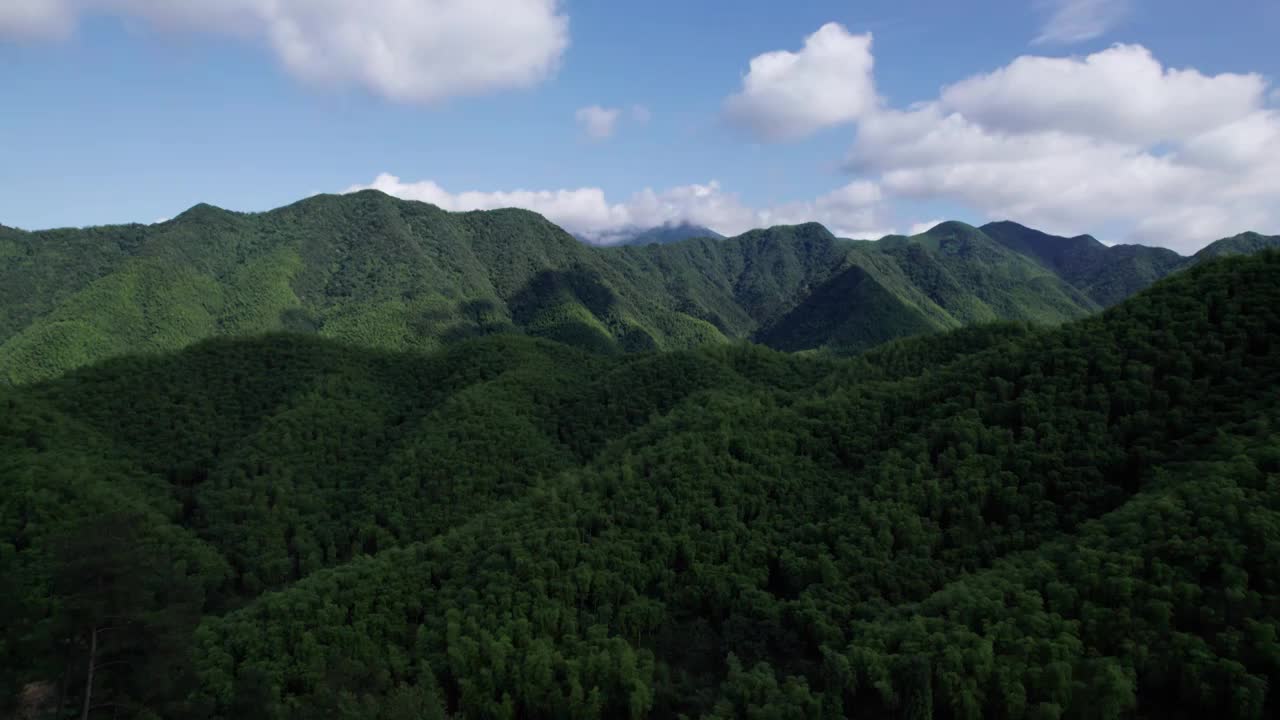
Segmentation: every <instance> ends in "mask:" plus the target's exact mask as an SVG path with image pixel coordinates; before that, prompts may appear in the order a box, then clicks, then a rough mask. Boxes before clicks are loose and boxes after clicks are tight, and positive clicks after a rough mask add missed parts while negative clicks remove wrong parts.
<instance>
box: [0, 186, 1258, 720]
mask: <svg viewBox="0 0 1280 720" xmlns="http://www.w3.org/2000/svg"><path fill="white" fill-rule="evenodd" d="M326 202H327V201H326ZM357 202H360V203H365V202H368V203H372V205H371V206H370V207H374V208H376V207H382V205H381V204H382V203H383V202H384V201H383V200H382V199H380V198H372V197H367V196H366V197H364V198H357ZM421 211H422V212H426V211H425V210H421ZM198 212H202V213H207V214H208V218H206V220H207V221H208V222H209V223H211V224H214V225H217V224H219V223H224V222H225V223H232V224H235V223H240V222H244V221H245V219H244V218H238V217H235V216H232V217H226V216H223V215H221V214H219V213H217V212H216V211H213V210H209V209H205V210H199V211H198ZM394 216H395V215H394V214H393V216H392V217H394ZM505 217H515V216H512V215H502V214H499V215H497V216H492V215H481V216H474V218H472V221H475V222H479V221H480V220H481V219H484V220H494V219H501V218H505ZM519 217H524V216H523V215H520V216H519ZM384 220H385V221H386V222H388V223H389V222H392V220H391V219H390V218H384ZM458 222H463V220H462V219H458ZM463 227H466V226H465V225H464V226H463ZM112 232H116V231H112ZM786 232H787V233H789V234H788V235H787V236H786V241H785V242H783V241H780V240H779V241H775V240H772V239H771V238H772V236H771V235H769V234H768V233H758V234H755V235H749V236H747V237H746V238H745V239H738V240H736V241H712V240H707V241H695V242H690V243H679V244H675V245H666V246H655V248H656V249H657V250H658V252H646V251H645V250H644V249H642V248H617V249H615V250H612V251H610V252H608V253H592V252H588V253H587V254H585V255H583V256H582V257H602V258H610V260H609V263H612V262H614V258H612V255H618V256H620V258H621V261H622V262H621V264H620V265H614V264H605V265H604V266H605V267H623V268H636V269H637V270H636V271H639V270H645V269H646V268H648V267H649V266H654V267H657V268H659V269H664V268H669V269H670V270H671V272H670V274H669V276H668V277H667V282H668V283H669V284H670V285H671V286H673V287H683V288H684V289H685V291H686V295H685V297H688V298H690V299H691V300H690V302H695V301H696V302H700V303H702V304H703V306H704V307H711V306H713V305H715V304H716V303H718V302H720V301H721V300H722V299H723V298H724V297H729V295H725V296H721V295H716V294H714V293H712V290H716V292H720V288H721V285H720V282H721V281H720V279H719V276H713V277H712V278H711V280H709V281H708V282H706V283H701V282H696V283H695V282H694V279H695V276H696V275H697V274H698V273H700V272H703V271H705V272H708V273H710V272H712V271H715V272H719V273H722V274H723V277H725V278H728V277H732V278H736V279H739V280H740V281H743V285H742V286H741V287H736V286H730V287H732V288H733V290H734V294H732V297H733V298H734V303H735V304H734V306H735V307H740V308H741V312H742V315H741V316H734V317H735V318H736V319H737V320H740V321H742V322H743V323H744V325H745V324H746V323H747V322H748V320H750V321H752V322H759V323H761V324H762V325H764V324H769V323H772V324H773V325H775V326H776V325H777V324H778V323H777V319H778V317H780V316H781V317H785V315H786V313H785V312H784V313H782V314H781V315H779V314H778V313H771V312H769V311H768V308H769V307H770V306H771V305H770V303H772V302H773V299H776V298H782V299H788V298H792V297H794V298H797V300H796V302H797V303H798V302H803V300H804V298H807V297H808V296H809V295H810V294H812V293H813V292H814V289H815V288H819V289H821V288H823V287H824V286H826V285H829V284H830V283H831V282H832V281H831V278H832V273H831V272H830V271H822V270H819V269H818V268H821V267H822V266H824V265H826V264H827V262H828V261H830V262H834V263H836V267H840V268H843V270H841V271H839V272H838V273H837V275H843V276H844V279H842V280H840V281H839V283H844V284H838V287H837V288H835V289H839V288H843V287H846V286H847V287H849V288H852V289H854V290H857V289H858V288H859V287H862V288H867V287H876V286H878V287H880V288H883V289H884V290H885V292H889V293H891V294H894V296H895V297H897V293H898V292H905V291H902V290H900V289H899V288H896V287H894V286H893V285H892V282H903V283H906V282H910V284H911V286H912V287H914V288H916V289H917V291H918V292H919V293H920V294H921V295H922V296H923V297H926V298H928V299H930V301H931V302H933V303H934V306H936V307H937V308H942V307H943V305H942V304H941V303H940V302H939V300H942V301H948V300H950V299H953V298H954V297H955V295H954V293H955V292H956V289H955V287H954V285H955V284H959V283H964V282H976V280H975V276H973V275H972V274H971V273H973V272H977V270H976V269H975V268H978V267H980V266H985V265H990V264H991V263H992V262H995V263H996V265H998V266H1002V267H1001V269H1000V270H999V274H998V275H997V276H998V277H1000V278H1009V279H1010V280H1011V281H1016V282H1015V283H1014V284H1012V285H1008V286H1000V287H995V288H985V289H983V292H982V293H981V294H979V293H977V292H974V293H972V294H971V296H965V297H966V298H968V299H966V301H965V302H966V303H967V304H964V305H961V306H960V307H963V308H965V310H964V312H967V313H970V314H973V315H975V316H976V315H977V314H979V313H985V312H986V309H985V308H989V309H990V310H991V312H993V313H997V314H998V312H999V311H1000V309H1001V308H1003V307H1005V306H1006V303H1010V302H1016V301H1017V300H1018V299H1019V298H1020V297H1021V295H1020V293H1021V292H1023V290H1022V288H1025V287H1037V286H1039V287H1045V288H1049V289H1050V290H1051V291H1052V292H1054V293H1057V294H1055V295H1050V297H1059V296H1060V297H1062V298H1066V299H1068V300H1070V299H1071V298H1072V296H1071V295H1070V293H1069V292H1068V291H1067V290H1064V289H1062V288H1061V287H1060V286H1058V285H1056V284H1053V283H1049V282H1048V281H1046V280H1044V279H1043V278H1044V276H1043V275H1041V274H1038V271H1039V269H1042V268H1041V267H1040V266H1037V269H1036V270H1035V271H1033V269H1032V268H1030V267H1027V266H1026V265H1025V264H1023V262H1021V261H1018V260H1016V259H1013V258H1011V257H1009V256H1007V255H1004V254H1001V253H1000V250H999V249H997V248H1000V249H1003V250H1007V248H1002V246H1000V245H999V244H998V243H995V242H994V241H990V239H989V238H987V239H985V240H984V237H983V236H980V235H977V234H974V233H976V231H974V230H973V229H971V228H967V227H964V226H951V227H947V228H943V230H942V231H941V232H937V233H932V234H930V235H929V236H928V237H926V238H923V239H919V240H915V241H907V240H904V239H893V240H891V241H890V242H889V243H888V246H887V249H886V250H884V252H883V253H882V254H879V255H878V254H875V253H870V252H869V246H852V249H850V250H849V251H848V252H846V251H845V247H846V246H845V245H844V244H842V243H839V242H834V241H832V240H831V239H830V238H829V237H827V236H826V235H824V231H820V228H817V227H812V226H800V227H799V228H793V229H790V230H787V231H786ZM459 233H460V235H459V237H468V238H470V239H471V240H472V242H473V243H475V244H474V245H472V246H469V247H484V246H483V244H482V242H481V241H480V240H478V239H476V238H478V237H479V234H478V233H474V232H473V233H471V234H467V233H464V232H463V231H462V230H459ZM548 233H549V234H550V231H548ZM116 237H117V240H118V242H119V243H121V244H122V245H123V244H125V242H126V240H127V239H126V238H120V237H118V236H116ZM207 237H208V236H206V238H207ZM304 237H307V238H311V237H312V236H310V235H305V236H304ZM397 237H403V236H397ZM555 237H557V238H558V237H560V236H559V235H555ZM312 241H314V242H316V243H321V242H322V241H321V240H308V242H312ZM544 241H545V245H546V246H553V245H554V243H555V241H554V240H552V239H548V238H544ZM570 242H572V240H570ZM300 243H301V241H300ZM735 243H736V244H735ZM756 245H759V246H760V247H757V246H756ZM302 246H305V244H304V245H302ZM722 246H723V247H726V248H737V249H735V250H733V251H732V252H726V253H722V252H721V251H720V248H721V247H722ZM147 247H151V248H152V249H151V250H149V251H148V253H147V254H146V257H147V258H153V257H158V255H159V253H160V249H159V247H156V246H147ZM168 247H183V248H187V252H189V253H190V254H191V256H190V258H189V262H190V264H191V265H192V266H194V267H206V268H209V270H208V272H209V273H210V275H211V276H215V277H216V275H215V272H216V270H215V269H214V268H216V267H221V266H219V265H217V263H215V262H213V261H212V260H207V259H205V258H203V257H202V256H201V255H200V254H199V253H200V250H201V248H205V249H208V245H206V244H201V243H200V242H195V241H193V242H191V243H189V244H187V245H180V246H168ZM237 247H240V246H237ZM415 247H416V246H409V245H406V246H405V250H404V251H405V252H406V253H409V252H418V251H417V250H416V249H414V248H415ZM556 247H558V246H556ZM322 249H323V248H322ZM239 251H243V252H244V253H246V255H252V253H253V252H254V250H253V246H252V243H249V244H248V245H246V246H244V247H243V248H241V249H240V250H237V252H239ZM175 252H176V250H175ZM566 252H567V251H566ZM859 252H862V253H864V254H865V256H866V257H869V258H873V259H874V261H875V262H876V263H879V264H878V265H876V266H875V268H874V270H873V269H868V268H867V267H864V265H862V264H860V263H861V262H865V263H867V264H868V265H870V264H871V262H872V260H865V259H864V260H858V259H856V257H858V256H857V253H859ZM701 256H705V257H702V259H701V260H699V264H694V263H692V262H691V260H692V258H693V257H701ZM575 257H576V256H575ZM748 258H750V259H751V261H752V262H762V261H767V267H768V268H769V269H770V272H758V273H753V272H748V271H747V270H746V269H745V268H744V267H742V266H740V265H739V263H745V262H747V259H748ZM822 258H827V259H826V260H821V259H822ZM851 258H855V259H851ZM951 258H955V263H954V264H953V263H952V262H951V260H950V259H951ZM809 259H812V263H811V264H807V263H805V262H804V261H805V260H809ZM686 260H690V262H689V263H686V262H685V261H686ZM1023 260H1026V258H1025V257H1023ZM970 261H972V262H970ZM997 261H998V262H997ZM102 262H103V263H107V262H109V261H108V260H105V259H104V260H102ZM205 262H208V263H209V264H208V265H202V264H201V263H205ZM512 264H515V263H512ZM695 268H697V269H695ZM917 268H923V269H917ZM358 269H359V270H361V271H364V272H382V273H384V274H388V275H390V276H392V277H396V276H395V274H394V273H392V272H391V271H389V270H387V269H385V268H378V267H376V266H372V265H366V266H362V267H360V268H358ZM676 270H679V272H676ZM944 271H945V272H944ZM312 272H316V273H318V272H319V271H318V270H315V269H314V268H312V267H311V266H309V265H306V264H303V265H302V267H301V268H300V269H298V270H297V274H296V278H301V280H300V281H299V283H300V284H299V285H298V286H297V287H299V288H301V289H302V290H301V291H300V294H299V297H303V296H306V297H310V296H308V295H306V293H307V292H308V289H314V288H317V287H326V285H324V284H322V283H319V282H318V281H316V280H315V279H314V278H313V277H312V275H309V274H308V273H312ZM349 273H356V274H355V275H354V277H359V275H358V272H357V270H356V269H351V268H348V269H345V270H343V269H339V271H335V274H334V276H336V277H353V275H350V274H349ZM334 276H322V277H323V278H327V279H331V278H332V277H334ZM485 277H487V276H485ZM748 278H749V279H750V280H749V281H746V280H744V279H748ZM868 278H870V279H871V280H868ZM876 278H882V279H876ZM872 280H874V282H875V283H876V285H870V284H868V283H870V282H872ZM519 284H520V283H519V281H518V280H513V285H516V286H518V285H519ZM682 284H683V285H682ZM342 287H348V286H342ZM350 287H352V293H353V294H355V293H358V292H359V290H358V289H357V288H356V287H355V286H350ZM315 292H319V291H315ZM725 292H727V291H725ZM821 292H826V290H825V289H822V290H821ZM832 292H833V294H838V293H835V292H834V289H833V290H832ZM700 293H707V294H706V295H702V294H700ZM910 299H912V301H913V302H916V303H917V307H916V308H915V310H916V311H918V312H919V313H920V314H919V316H920V317H930V316H929V315H928V313H929V312H934V313H936V312H937V310H934V309H933V308H932V307H930V308H929V309H928V310H926V309H924V308H925V307H928V306H926V305H925V304H924V302H923V300H922V299H919V298H918V297H916V296H912V297H911V298H910ZM979 301H980V302H981V304H978V302H979ZM1055 302H1062V300H1055ZM903 304H904V305H905V304H906V303H905V301H903ZM1045 307H1049V308H1052V307H1054V305H1053V304H1046V305H1045ZM903 312H906V311H905V310H904V311H903ZM947 312H948V314H950V313H951V312H952V310H947ZM753 313H754V314H753ZM956 319H957V321H959V318H956ZM834 325H835V326H837V327H838V326H839V323H835V324H834ZM1278 386H1280V253H1277V252H1264V253H1261V254H1258V255H1254V256H1251V257H1229V258H1221V259H1215V260H1213V261H1210V262H1206V263H1204V264H1201V265H1198V266H1196V267H1193V268H1191V269H1189V270H1187V271H1186V272H1183V273H1179V274H1177V275H1175V276H1174V277H1171V278H1168V279H1166V280H1163V281H1161V282H1159V283H1157V285H1156V286H1155V287H1152V288H1150V289H1148V290H1146V291H1144V292H1142V293H1140V294H1139V295H1138V296H1136V297H1134V298H1132V299H1130V300H1128V301H1126V302H1124V303H1122V304H1120V305H1118V306H1116V307H1113V308H1111V309H1109V310H1106V311H1104V312H1101V313H1099V314H1096V315H1094V316H1092V317H1089V318H1087V319H1084V320H1078V321H1072V322H1068V323H1065V324H1062V325H1060V326H1057V327H1040V326H1030V325H1028V324H1026V323H998V324H993V325H992V324H984V325H977V326H973V327H968V328H963V329H960V330H957V331H954V332H950V333H945V334H939V335H930V336H926V337H921V338H912V339H900V340H896V341H893V342H889V343H887V344H884V345H882V346H881V347H878V348H876V349H874V350H872V351H870V352H867V353H864V354H861V355H858V356H856V357H852V358H843V359H842V358H836V357H833V356H829V355H824V354H817V355H795V354H783V353H780V352H776V351H773V350H770V349H768V348H763V347H758V346H752V345H746V344H728V345H719V346H711V347H704V348H701V349H698V350H693V351H679V352H667V353H644V352H642V353H634V354H627V355H608V354H601V353H591V352H585V351H582V350H580V349H577V348H573V347H569V346H566V345H564V344H558V343H551V342H546V341H544V340H539V339H535V338H527V337H516V336H499V337H486V338H473V339H468V340H463V341H461V342H458V343H456V344H452V345H449V346H447V347H445V348H443V349H441V350H437V351H434V352H431V353H429V354H421V353H418V352H414V351H395V352H392V351H384V350H377V349H370V348H368V347H361V346H356V345H352V344H347V343H337V342H334V341H332V340H328V339H324V338H319V337H310V336H305V335H288V334H272V335H266V336H261V337H256V338H249V339H227V338H221V339H212V340H205V341H203V342H199V343H197V344H195V345H194V346H192V347H189V348H186V349H184V350H181V351H179V352H176V353H169V354H164V355H144V356H130V357H124V358H117V359H112V360H109V361H106V362H103V363H98V364H95V365H93V366H91V367H87V368H83V369H80V370H77V371H74V372H71V373H68V374H66V375H63V376H61V377H58V378H56V379H52V380H47V381H42V382H36V383H30V384H26V385H22V386H18V387H10V388H7V389H0V409H3V412H0V477H3V478H4V482H3V483H2V484H0V577H3V578H4V579H5V586H6V591H5V592H4V593H0V616H2V617H4V618H5V620H6V621H5V623H3V625H2V626H0V627H2V630H0V632H2V633H3V635H2V636H0V703H2V704H0V713H3V714H6V715H7V714H9V713H11V712H16V711H22V712H30V713H32V715H31V716H33V717H34V716H40V717H61V716H62V714H59V710H58V708H65V709H66V710H67V711H68V712H72V711H73V710H72V709H73V708H74V709H75V710H78V709H79V708H82V707H97V706H102V707H104V708H111V709H112V710H111V711H112V712H113V713H114V714H117V715H119V716H121V717H184V718H187V717H189V718H224V717H225V718H236V719H237V720H242V719H243V720H251V719H253V718H303V717H350V718H387V719H393V718H394V719H397V720H398V719H399V718H433V717H434V718H444V717H468V718H490V717H507V718H551V717H555V718H563V717H570V718H597V717H599V718H617V717H632V718H640V717H656V718H677V717H689V718H697V717H703V718H774V717H777V718H792V717H794V718H842V717H858V718H928V717H940V718H988V717H993V718H1121V717H1149V718H1199V717H1206V716H1214V717H1227V718H1265V717H1274V716H1275V715H1276V714H1277V712H1280V706H1278V705H1277V687H1278V683H1280V639H1278V633H1280V615H1278V613H1277V608H1280V395H1277V393H1276V392H1275V388H1276V387H1278ZM90 667H92V668H94V672H95V675H96V676H95V678H94V679H93V680H92V681H90V680H89V678H87V677H86V675H87V672H88V668H90ZM87 687H92V688H93V691H92V694H91V696H88V697H86V695H87V693H86V688H87ZM102 712H105V710H104V711H102ZM64 714H65V713H64ZM94 716H95V717H96V716H97V713H95V715H94Z"/></svg>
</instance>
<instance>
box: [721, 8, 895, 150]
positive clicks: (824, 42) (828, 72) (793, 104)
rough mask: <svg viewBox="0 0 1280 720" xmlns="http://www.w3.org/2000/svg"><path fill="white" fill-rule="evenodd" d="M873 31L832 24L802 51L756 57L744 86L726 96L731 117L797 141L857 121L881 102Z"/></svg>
mask: <svg viewBox="0 0 1280 720" xmlns="http://www.w3.org/2000/svg"><path fill="white" fill-rule="evenodd" d="M872 65H873V59H872V55H871V34H870V33H867V34H865V35H854V34H851V33H850V32H849V31H848V30H846V29H845V28H844V27H843V26H841V25H839V24H837V23H827V24H826V25H823V26H822V27H821V28H819V29H818V31H817V32H815V33H814V34H812V35H810V36H809V37H807V38H805V41H804V47H803V48H802V49H801V50H800V51H799V52H790V51H787V50H776V51H774V52H767V53H764V54H763V55H757V56H756V57H754V58H752V59H751V65H750V70H749V71H748V72H747V74H746V76H745V77H744V78H743V79H742V90H741V91H740V92H739V93H738V94H736V95H733V96H732V97H730V98H728V100H726V101H725V112H726V114H727V115H728V117H729V118H730V120H732V121H734V122H736V123H738V124H740V125H742V126H743V127H745V128H747V129H748V130H750V131H751V132H752V133H753V134H755V135H756V136H757V137H759V138H761V139H763V140H770V141H778V140H794V139H797V138H801V137H804V136H806V135H810V134H812V133H814V132H817V131H818V130H821V129H823V128H828V127H832V126H835V125H841V124H845V123H849V122H852V121H854V120H856V119H858V118H859V117H862V116H863V115H865V114H867V113H869V112H871V111H873V110H874V109H875V108H876V106H877V105H878V104H879V98H878V97H877V95H876V88H875V82H874V78H873V77H872Z"/></svg>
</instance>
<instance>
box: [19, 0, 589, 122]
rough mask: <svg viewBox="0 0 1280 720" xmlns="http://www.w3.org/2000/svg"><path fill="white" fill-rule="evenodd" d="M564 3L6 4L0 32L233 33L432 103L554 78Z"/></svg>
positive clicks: (304, 71) (124, 0) (313, 76)
mask: <svg viewBox="0 0 1280 720" xmlns="http://www.w3.org/2000/svg"><path fill="white" fill-rule="evenodd" d="M560 5H561V3H560V0H366V1H365V2H350V1H349V0H217V1H216V2H215V1H213V0H4V2H3V3H0V34H9V35H18V36H49V35H57V34H60V33H65V32H68V31H70V30H71V29H73V28H74V24H75V19H76V18H77V17H78V16H80V15H81V14H85V13H89V12H102V13H111V14H117V15H124V16H129V17H136V18H141V19H143V20H146V21H148V22H150V23H151V24H152V25H153V26H155V27H156V28H158V29H163V30H187V31H199V32H224V33H234V34H237V35H241V36H244V37H248V38H252V39H255V40H258V41H260V42H262V43H264V44H265V45H267V46H268V47H269V48H270V49H271V50H272V51H273V52H274V53H275V55H276V56H277V57H278V59H279V60H280V62H281V63H282V64H283V65H284V67H285V68H286V69H287V70H288V71H289V72H290V73H291V74H293V75H295V76H297V77H299V78H301V79H303V80H305V81H307V82H311V83H314V84H318V85H337V86H360V87H364V88H366V89H368V90H371V91H373V92H375V93H377V94H379V95H382V96H384V97H387V98H389V99H391V100H396V101H411V102H432V101H438V100H441V99H444V98H448V97H454V96H460V95H472V94H478V93H485V92H490V91H495V90H501V89H507V88H520V87H529V86H532V85H535V84H537V83H538V82H540V81H542V80H543V79H545V78H547V77H548V76H550V75H551V74H552V73H554V72H555V70H556V69H557V67H558V65H559V62H560V57H561V55H562V54H563V52H564V50H565V48H566V47H567V46H568V42H569V27H568V23H569V20H568V17H567V16H566V15H564V14H563V13H562V12H561V11H560Z"/></svg>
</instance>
